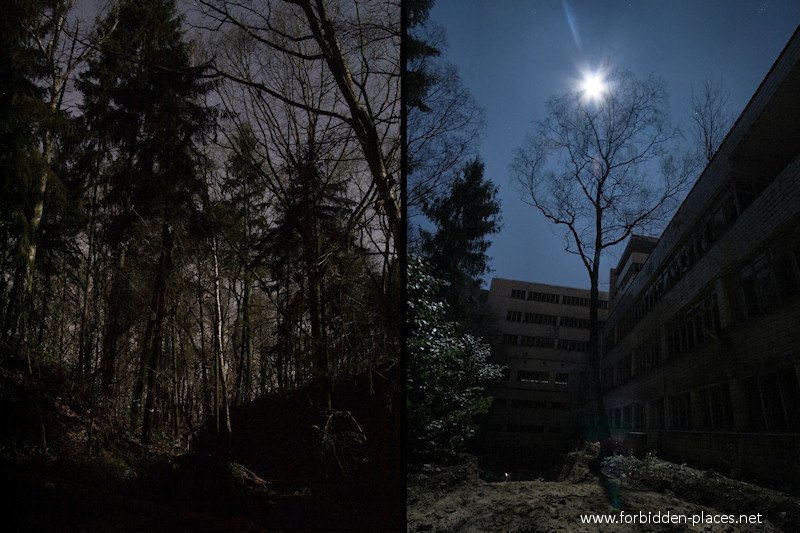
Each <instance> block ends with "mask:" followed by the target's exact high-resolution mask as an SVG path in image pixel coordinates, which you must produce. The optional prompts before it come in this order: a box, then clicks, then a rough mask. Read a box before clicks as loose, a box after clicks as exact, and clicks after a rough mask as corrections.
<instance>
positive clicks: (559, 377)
mask: <svg viewBox="0 0 800 533" xmlns="http://www.w3.org/2000/svg"><path fill="white" fill-rule="evenodd" d="M568 383H569V374H567V373H563V372H558V373H556V385H567V384H568Z"/></svg>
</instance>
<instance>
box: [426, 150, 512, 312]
mask: <svg viewBox="0 0 800 533" xmlns="http://www.w3.org/2000/svg"><path fill="white" fill-rule="evenodd" d="M483 173H484V165H483V162H481V161H480V159H477V158H476V159H474V160H473V161H471V162H470V163H468V164H467V165H465V166H464V167H463V169H462V171H461V175H460V176H459V177H458V178H457V179H456V180H455V181H454V182H453V186H452V188H451V189H450V190H449V191H447V192H446V193H444V194H443V195H442V196H439V197H438V198H435V199H434V200H433V201H432V202H430V203H427V204H426V205H424V206H423V212H424V213H425V215H426V216H427V217H428V218H429V219H430V220H431V221H432V222H433V223H434V224H435V226H436V231H435V232H429V231H425V230H420V236H421V240H422V253H423V256H424V257H425V258H426V260H427V261H428V262H429V263H430V264H431V266H432V268H433V274H434V276H436V277H437V278H438V279H441V280H443V281H444V282H445V284H446V285H445V287H444V288H443V291H444V295H445V299H446V301H447V302H448V304H449V306H450V309H451V312H452V313H453V316H455V317H458V319H459V320H465V319H468V318H470V317H473V318H474V316H475V315H476V313H477V312H478V306H479V299H478V297H477V293H478V291H479V290H480V286H481V278H480V276H482V275H483V274H485V273H487V272H488V271H489V264H488V261H489V257H488V256H487V255H486V250H487V249H488V248H489V244H490V241H489V239H488V238H489V236H490V235H493V234H494V233H497V232H498V231H500V203H499V201H498V199H497V188H496V187H495V186H494V184H492V182H491V181H489V180H487V179H485V178H484V175H483Z"/></svg>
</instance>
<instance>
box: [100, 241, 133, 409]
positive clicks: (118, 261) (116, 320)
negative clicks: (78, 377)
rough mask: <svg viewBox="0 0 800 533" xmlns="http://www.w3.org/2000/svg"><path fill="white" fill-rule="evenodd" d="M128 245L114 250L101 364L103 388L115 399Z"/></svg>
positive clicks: (118, 246) (120, 245) (122, 245)
mask: <svg viewBox="0 0 800 533" xmlns="http://www.w3.org/2000/svg"><path fill="white" fill-rule="evenodd" d="M126 249H127V243H122V244H118V245H117V246H116V248H115V250H114V267H113V272H112V275H111V292H110V293H109V295H108V305H107V314H108V316H107V318H106V331H105V335H104V338H103V358H102V362H101V365H100V366H101V367H102V373H101V386H102V389H103V391H104V392H105V394H106V396H108V397H109V398H113V397H114V392H115V390H114V389H115V374H116V370H117V355H118V346H117V345H118V343H119V337H120V335H121V333H122V331H121V329H122V326H121V324H120V320H121V315H122V299H123V298H122V294H123V292H124V284H125V276H124V275H123V273H124V269H125V253H126Z"/></svg>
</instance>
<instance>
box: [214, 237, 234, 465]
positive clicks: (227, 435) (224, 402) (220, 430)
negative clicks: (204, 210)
mask: <svg viewBox="0 0 800 533" xmlns="http://www.w3.org/2000/svg"><path fill="white" fill-rule="evenodd" d="M211 255H212V258H213V260H214V322H215V327H214V418H215V424H216V430H217V437H218V438H220V439H221V440H220V444H221V449H220V451H221V452H222V453H223V454H226V455H227V454H228V453H229V451H230V440H231V418H230V407H229V405H228V391H227V387H226V386H225V361H224V359H223V353H222V349H223V346H222V298H221V291H220V280H219V257H218V253H217V240H216V238H214V237H212V238H211Z"/></svg>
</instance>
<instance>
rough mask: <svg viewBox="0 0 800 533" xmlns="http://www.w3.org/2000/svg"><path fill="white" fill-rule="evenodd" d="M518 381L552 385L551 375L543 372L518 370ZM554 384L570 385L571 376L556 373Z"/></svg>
mask: <svg viewBox="0 0 800 533" xmlns="http://www.w3.org/2000/svg"><path fill="white" fill-rule="evenodd" d="M517 381H519V382H521V383H542V384H545V383H550V373H549V372H546V371H542V370H518V371H517ZM554 382H555V384H556V385H568V384H569V374H568V373H565V372H556V377H555V380H554Z"/></svg>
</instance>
